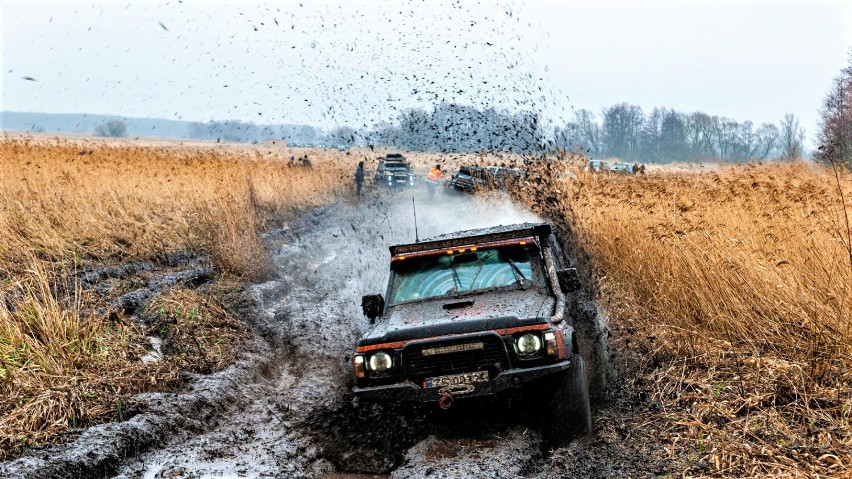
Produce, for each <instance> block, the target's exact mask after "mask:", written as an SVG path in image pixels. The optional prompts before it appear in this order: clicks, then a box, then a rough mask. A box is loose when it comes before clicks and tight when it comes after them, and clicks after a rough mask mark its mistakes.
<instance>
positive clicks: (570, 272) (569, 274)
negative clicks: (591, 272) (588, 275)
mask: <svg viewBox="0 0 852 479" xmlns="http://www.w3.org/2000/svg"><path fill="white" fill-rule="evenodd" d="M556 277H557V278H559V287H560V288H561V289H562V292H563V293H573V292H575V291H577V290H579V289H580V286H581V285H582V284H581V283H580V275H579V274H578V273H577V268H565V269H560V270H557V271H556Z"/></svg>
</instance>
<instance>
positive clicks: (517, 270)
mask: <svg viewBox="0 0 852 479" xmlns="http://www.w3.org/2000/svg"><path fill="white" fill-rule="evenodd" d="M506 259H507V260H508V261H509V264H510V265H511V266H512V274H514V275H515V281H516V282H520V283H521V284H524V283H523V282H524V281H526V280H527V277H526V276H524V273H522V272H521V270H520V268H518V266H517V265H516V264H515V262H514V261H512V258H506ZM518 276H520V278H518Z"/></svg>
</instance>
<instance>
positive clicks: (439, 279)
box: [390, 245, 541, 304]
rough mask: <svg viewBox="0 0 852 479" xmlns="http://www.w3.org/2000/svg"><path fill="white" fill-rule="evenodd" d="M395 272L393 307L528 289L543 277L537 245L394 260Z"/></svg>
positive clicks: (391, 297) (391, 300)
mask: <svg viewBox="0 0 852 479" xmlns="http://www.w3.org/2000/svg"><path fill="white" fill-rule="evenodd" d="M393 271H394V280H393V289H392V291H391V295H390V302H391V304H400V303H407V302H410V301H420V300H424V299H429V298H436V297H441V296H456V295H461V294H467V293H471V292H476V291H483V290H489V289H494V288H507V289H513V288H525V287H527V286H529V285H530V284H532V283H535V282H538V281H539V278H540V276H541V266H540V259H539V254H538V248H536V246H535V245H527V246H509V247H501V248H483V249H480V250H478V251H469V252H466V253H461V254H456V255H447V254H440V255H434V256H424V257H419V258H407V259H405V260H398V261H394V266H393Z"/></svg>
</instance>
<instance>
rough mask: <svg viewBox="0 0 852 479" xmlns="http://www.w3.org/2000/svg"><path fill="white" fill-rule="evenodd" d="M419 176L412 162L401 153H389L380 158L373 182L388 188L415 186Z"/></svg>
mask: <svg viewBox="0 0 852 479" xmlns="http://www.w3.org/2000/svg"><path fill="white" fill-rule="evenodd" d="M416 180H417V176H416V175H415V174H414V172H413V171H412V170H411V164H410V163H409V162H408V160H406V159H405V157H404V156H402V155H401V154H399V153H389V154H388V155H387V156H385V158H384V159H381V160H379V166H378V167H377V168H376V176H375V177H374V178H373V183H374V184H375V185H376V186H386V187H388V188H406V187H409V186H414V184H415V181H416Z"/></svg>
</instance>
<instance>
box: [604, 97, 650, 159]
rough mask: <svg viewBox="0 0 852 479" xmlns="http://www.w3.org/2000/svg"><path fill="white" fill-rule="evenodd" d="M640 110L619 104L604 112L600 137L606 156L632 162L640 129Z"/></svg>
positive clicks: (633, 106) (626, 104) (641, 119)
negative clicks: (604, 146)
mask: <svg viewBox="0 0 852 479" xmlns="http://www.w3.org/2000/svg"><path fill="white" fill-rule="evenodd" d="M642 121H643V115H642V108H640V107H638V106H636V105H630V104H628V103H619V104H617V105H613V106H611V107H609V108H607V109H606V110H604V115H603V128H602V137H603V142H604V144H605V145H606V150H607V154H609V155H611V156H617V157H619V158H621V159H623V160H627V161H633V159H634V158H635V156H636V155H635V153H636V146H637V143H638V139H639V129H640V128H641V127H642Z"/></svg>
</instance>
